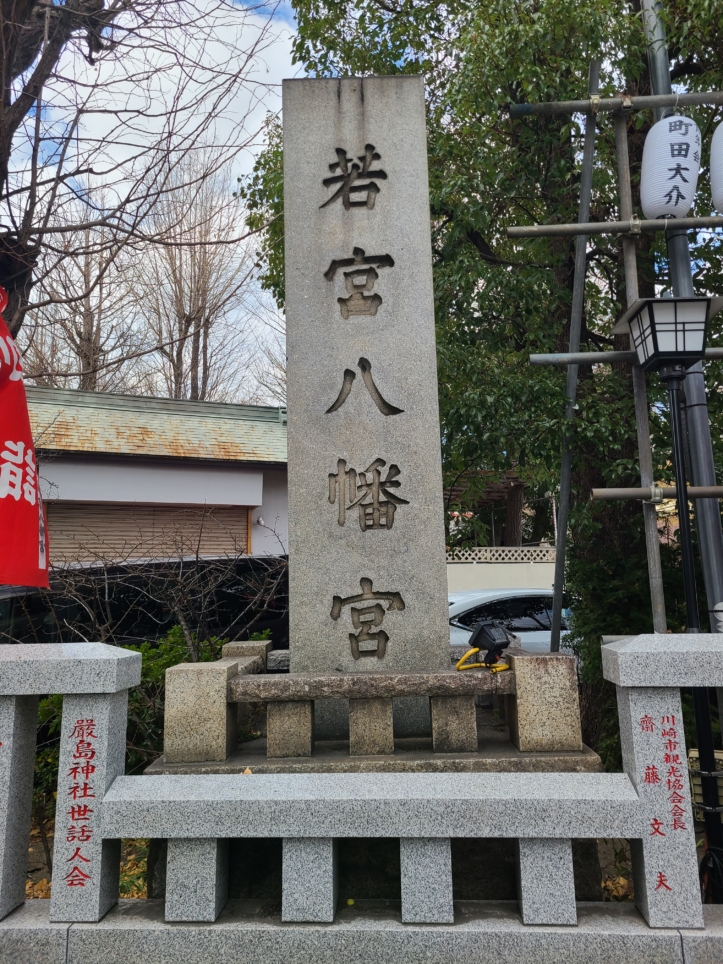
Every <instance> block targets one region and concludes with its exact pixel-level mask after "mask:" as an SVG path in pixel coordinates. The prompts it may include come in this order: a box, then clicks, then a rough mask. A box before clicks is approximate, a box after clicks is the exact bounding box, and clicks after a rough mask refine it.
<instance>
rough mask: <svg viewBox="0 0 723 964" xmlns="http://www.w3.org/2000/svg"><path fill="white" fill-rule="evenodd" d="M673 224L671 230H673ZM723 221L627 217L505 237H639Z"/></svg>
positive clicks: (523, 229) (516, 230) (534, 227)
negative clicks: (588, 235)
mask: <svg viewBox="0 0 723 964" xmlns="http://www.w3.org/2000/svg"><path fill="white" fill-rule="evenodd" d="M673 225H674V228H673ZM721 227H723V218H721V217H710V218H676V219H675V220H672V219H670V218H666V219H665V220H663V221H647V220H639V219H638V218H634V217H632V216H631V217H630V219H629V220H627V221H588V222H587V224H524V225H515V226H512V227H509V228H506V229H505V230H506V232H507V237H508V238H565V237H569V236H570V235H576V234H633V235H635V234H642V233H646V234H648V233H651V232H652V233H655V232H659V231H664V232H665V233H666V234H667V233H668V231H670V230H671V228H673V230H676V231H677V230H678V229H679V228H685V229H688V228H721Z"/></svg>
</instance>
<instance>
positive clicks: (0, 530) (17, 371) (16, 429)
mask: <svg viewBox="0 0 723 964" xmlns="http://www.w3.org/2000/svg"><path fill="white" fill-rule="evenodd" d="M7 303H8V296H7V294H6V292H5V289H4V288H0V313H1V312H3V311H4V310H5V308H6V306H7ZM0 585H5V586H45V587H46V588H47V586H48V539H47V533H46V529H45V517H44V514H43V504H42V501H41V498H40V483H39V480H38V469H37V464H36V461H35V446H34V445H33V436H32V432H31V431H30V417H29V415H28V402H27V399H26V397H25V386H24V385H23V370H22V366H21V364H20V352H19V351H18V349H17V348H16V347H15V341H14V340H13V336H12V335H11V334H10V331H9V330H8V326H7V325H6V324H5V321H4V320H3V318H2V316H1V314H0Z"/></svg>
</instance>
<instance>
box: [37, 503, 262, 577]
mask: <svg viewBox="0 0 723 964" xmlns="http://www.w3.org/2000/svg"><path fill="white" fill-rule="evenodd" d="M46 510H47V516H48V534H49V541H50V560H51V562H53V563H56V564H58V563H72V562H114V563H122V562H137V561H139V560H160V559H177V558H179V557H189V556H191V557H193V556H195V555H196V554H197V553H198V554H199V555H201V556H204V557H214V556H237V555H241V554H244V553H248V552H249V551H250V544H249V541H250V528H249V515H250V512H251V510H250V509H249V508H247V507H246V506H232V507H218V508H214V507H209V506H205V507H204V506H183V505H182V506H157V505H138V504H133V505H127V504H125V505H123V504H117V503H98V502H49V503H47V504H46Z"/></svg>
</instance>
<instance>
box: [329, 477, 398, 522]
mask: <svg viewBox="0 0 723 964" xmlns="http://www.w3.org/2000/svg"><path fill="white" fill-rule="evenodd" d="M385 465H386V462H385V461H384V459H375V460H374V461H373V462H372V464H371V465H370V466H369V467H368V468H366V469H365V470H364V471H363V472H359V473H358V474H357V472H356V471H355V470H354V469H347V467H346V460H345V459H339V460H338V461H337V465H336V472H330V473H329V502H330V504H331V505H334V504H335V503H336V502H337V500H338V505H339V512H338V519H337V521H338V523H339V525H340V526H343V525H344V524H345V523H346V512H347V509H353V508H354V507H355V506H357V507H358V508H359V527H360V529H361V530H362V532H365V531H366V530H367V529H391V528H392V525H393V524H394V513H395V511H396V508H397V506H398V505H409V502H408V501H407V500H406V499H402V498H401V497H400V496H398V495H395V494H394V493H393V492H391V491H390V489H398V488H399V487H400V485H401V482H399V481H398V479H397V476H398V475H399V467H398V466H397V465H390V466H389V468H388V469H387V474H386V478H384V479H382V473H381V469H382V468H383V467H384V466H385Z"/></svg>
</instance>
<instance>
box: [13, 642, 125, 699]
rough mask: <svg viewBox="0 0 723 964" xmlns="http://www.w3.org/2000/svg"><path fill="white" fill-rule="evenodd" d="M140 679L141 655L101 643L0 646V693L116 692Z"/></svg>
mask: <svg viewBox="0 0 723 964" xmlns="http://www.w3.org/2000/svg"><path fill="white" fill-rule="evenodd" d="M140 681H141V654H140V653H134V652H131V651H130V650H127V649H119V647H117V646H107V645H106V644H105V643H39V644H36V643H33V644H24V643H23V644H19V645H12V646H0V696H46V695H47V694H49V693H117V692H119V691H120V690H126V689H128V687H129V686H137V685H138V683H140Z"/></svg>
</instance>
